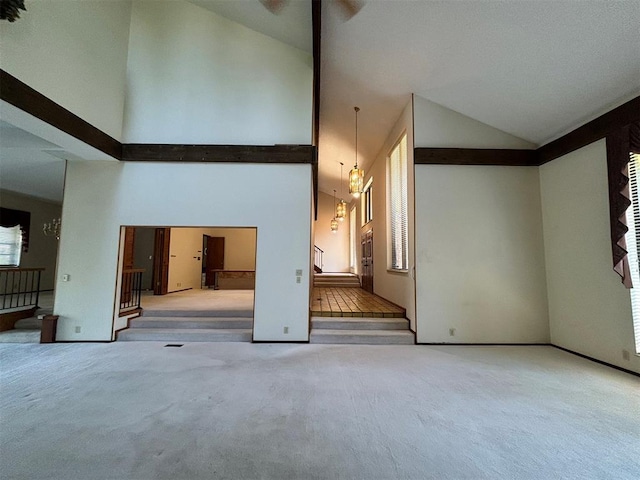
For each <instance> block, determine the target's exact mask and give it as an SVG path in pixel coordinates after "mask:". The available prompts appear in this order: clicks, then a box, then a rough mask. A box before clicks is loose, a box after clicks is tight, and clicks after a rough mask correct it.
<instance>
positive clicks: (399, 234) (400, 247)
mask: <svg viewBox="0 0 640 480" xmlns="http://www.w3.org/2000/svg"><path fill="white" fill-rule="evenodd" d="M388 185H389V187H388V189H389V197H388V198H389V233H390V247H391V259H390V263H391V264H390V268H391V269H392V270H407V269H408V268H409V247H408V237H409V235H408V221H407V135H406V134H405V135H403V136H402V138H401V139H400V141H399V142H398V143H397V144H396V146H395V147H393V150H392V151H391V154H390V155H389V169H388Z"/></svg>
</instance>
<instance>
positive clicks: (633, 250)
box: [625, 153, 640, 353]
mask: <svg viewBox="0 0 640 480" xmlns="http://www.w3.org/2000/svg"><path fill="white" fill-rule="evenodd" d="M638 170H640V155H638V154H633V153H632V154H631V160H630V162H629V190H630V194H631V206H630V207H629V208H628V209H627V226H628V227H629V231H628V232H627V234H626V235H625V240H626V242H627V250H628V252H629V253H628V257H627V258H628V259H629V270H631V281H632V282H633V288H632V289H631V290H630V292H631V311H632V313H633V331H634V332H635V340H636V352H637V353H640V265H639V262H638V258H639V257H640V251H639V250H638V248H639V247H640V198H639V196H638V193H639V192H638V181H639V180H640V178H639V177H640V172H639V171H638Z"/></svg>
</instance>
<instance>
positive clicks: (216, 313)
mask: <svg viewBox="0 0 640 480" xmlns="http://www.w3.org/2000/svg"><path fill="white" fill-rule="evenodd" d="M142 315H143V316H144V317H226V318H229V317H242V318H253V310H180V309H177V310H169V309H153V308H145V309H144V311H143V314H142Z"/></svg>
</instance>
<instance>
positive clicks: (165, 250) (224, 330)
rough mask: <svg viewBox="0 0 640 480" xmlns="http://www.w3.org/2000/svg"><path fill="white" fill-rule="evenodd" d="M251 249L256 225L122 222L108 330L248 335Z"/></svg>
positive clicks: (206, 337)
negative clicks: (111, 327)
mask: <svg viewBox="0 0 640 480" xmlns="http://www.w3.org/2000/svg"><path fill="white" fill-rule="evenodd" d="M256 250H257V229H256V228H255V227H166V226H161V227H121V245H120V256H119V259H120V260H119V265H118V288H117V298H116V312H115V315H114V337H115V336H116V332H117V338H118V339H119V340H121V339H126V338H127V337H131V338H129V339H135V340H144V339H148V340H175V341H178V340H181V339H185V341H186V338H189V340H188V341H223V340H222V339H224V341H249V340H251V339H252V338H253V331H252V327H253V311H254V299H255V295H254V291H255V273H256ZM132 251H133V253H132ZM129 276H131V278H129ZM134 307H136V308H134ZM142 311H144V315H141V312H142ZM140 327H144V328H140ZM172 332H173V333H172ZM159 335H160V336H163V338H159V337H158V336H159ZM172 335H174V336H173V337H172ZM147 337H148V338H147ZM216 338H220V339H221V340H216Z"/></svg>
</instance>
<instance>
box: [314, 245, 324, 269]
mask: <svg viewBox="0 0 640 480" xmlns="http://www.w3.org/2000/svg"><path fill="white" fill-rule="evenodd" d="M313 249H314V258H313V269H314V270H315V271H316V272H318V273H322V260H323V256H324V250H322V249H321V248H320V247H319V246H317V245H314V246H313Z"/></svg>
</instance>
